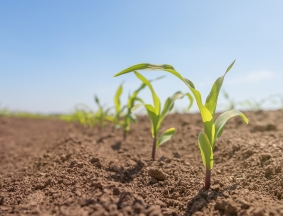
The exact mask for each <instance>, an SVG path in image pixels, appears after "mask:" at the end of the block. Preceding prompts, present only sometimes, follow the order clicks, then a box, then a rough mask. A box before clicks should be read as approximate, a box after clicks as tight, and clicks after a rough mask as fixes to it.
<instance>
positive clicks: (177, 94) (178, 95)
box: [158, 91, 185, 128]
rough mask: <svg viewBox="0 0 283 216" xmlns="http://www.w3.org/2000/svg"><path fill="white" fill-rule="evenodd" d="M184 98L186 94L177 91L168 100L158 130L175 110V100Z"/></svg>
mask: <svg viewBox="0 0 283 216" xmlns="http://www.w3.org/2000/svg"><path fill="white" fill-rule="evenodd" d="M184 96H185V94H183V93H182V92H181V91H177V92H175V93H174V94H173V95H172V96H171V97H169V98H167V100H166V101H165V104H164V107H163V110H162V112H161V114H160V118H159V124H158V128H159V127H160V125H161V123H162V121H163V119H164V118H165V116H166V115H167V114H168V113H169V112H170V111H171V110H172V109H173V107H174V102H175V100H177V99H182V98H183V97H184Z"/></svg>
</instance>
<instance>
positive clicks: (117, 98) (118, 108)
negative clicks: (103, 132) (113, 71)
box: [108, 83, 126, 131]
mask: <svg viewBox="0 0 283 216" xmlns="http://www.w3.org/2000/svg"><path fill="white" fill-rule="evenodd" d="M122 92H123V83H121V85H119V87H118V89H117V91H116V94H115V96H114V104H115V115H114V116H113V117H112V118H109V117H108V119H109V120H111V121H112V122H113V131H115V130H116V129H118V128H119V127H120V126H121V125H120V124H119V120H120V118H121V117H122V113H123V111H124V109H125V108H126V106H123V107H122V106H121V101H120V96H121V94H122Z"/></svg>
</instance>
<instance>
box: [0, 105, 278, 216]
mask: <svg viewBox="0 0 283 216" xmlns="http://www.w3.org/2000/svg"><path fill="white" fill-rule="evenodd" d="M245 114H246V115H247V117H248V118H249V120H250V124H249V125H246V124H245V123H244V122H243V121H242V120H241V119H240V118H234V119H232V120H230V121H229V122H228V124H227V125H226V130H225V131H224V133H223V135H222V137H221V138H220V139H219V140H218V143H217V147H216V149H215V164H214V168H213V170H212V179H211V180H212V181H211V183H212V184H211V189H210V190H209V191H202V186H203V182H204V175H205V168H204V166H203V164H202V161H201V157H200V152H199V149H198V145H197V136H198V133H199V132H200V131H202V130H203V129H202V122H201V119H200V116H199V114H186V115H180V114H174V115H169V116H167V118H166V119H165V122H164V124H163V125H164V127H163V129H167V128H169V127H176V128H177V134H176V136H175V137H174V138H173V139H172V140H171V141H169V142H168V143H165V144H164V145H163V146H161V147H160V148H159V149H157V157H156V158H157V161H151V159H150V157H151V146H152V138H151V132H150V124H149V119H148V118H147V117H140V118H139V123H138V124H137V125H133V126H132V130H131V132H130V134H129V136H128V139H127V141H122V137H123V136H122V131H120V130H118V131H116V133H113V132H111V127H110V126H108V127H106V128H105V129H104V130H103V131H99V130H98V129H97V128H94V129H90V128H84V127H82V126H79V125H76V124H70V123H65V122H62V121H59V120H52V119H49V120H48V119H45V120H43V119H41V120H40V119H17V118H4V117H2V118H0V215H76V216H79V215H111V216H114V215H151V216H154V215H283V201H282V200H283V174H282V172H283V169H282V164H283V112H282V111H268V112H263V111H261V112H257V113H252V112H246V113H245Z"/></svg>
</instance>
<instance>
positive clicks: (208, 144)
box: [114, 61, 248, 190]
mask: <svg viewBox="0 0 283 216" xmlns="http://www.w3.org/2000/svg"><path fill="white" fill-rule="evenodd" d="M234 63H235V61H234V62H233V63H232V64H231V65H230V66H229V67H228V68H227V70H226V72H225V74H224V75H223V76H221V77H219V78H218V79H217V80H216V81H215V82H214V84H213V86H212V89H211V91H210V93H209V95H208V97H207V98H206V102H205V104H203V103H202V99H201V94H200V92H199V91H198V90H196V89H195V86H194V84H193V82H191V81H190V80H188V79H186V78H184V77H182V76H181V74H179V73H178V72H177V71H176V70H175V69H174V68H173V67H172V66H171V65H168V64H165V65H153V64H137V65H134V66H132V67H129V68H127V69H125V70H123V71H121V72H119V73H118V74H116V75H114V76H119V75H122V74H125V73H129V72H131V71H133V70H142V69H148V70H163V71H166V72H169V73H171V74H173V75H175V76H176V77H178V78H179V79H180V80H182V81H183V82H184V83H185V84H186V85H187V86H188V87H189V89H190V90H191V91H192V93H193V95H194V98H195V100H196V103H197V105H198V108H199V111H200V114H201V117H202V122H203V125H204V132H201V133H200V134H199V136H198V146H199V148H200V153H201V158H202V161H203V164H204V166H205V168H206V174H205V181H204V187H203V189H204V190H208V189H209V188H210V181H211V180H210V179H211V170H212V168H213V164H214V156H213V150H214V148H215V144H216V141H217V140H218V138H219V137H220V136H221V134H222V133H223V130H224V126H225V124H226V122H227V121H228V120H229V119H230V118H232V117H235V116H241V117H242V118H243V120H244V121H245V122H246V123H248V119H247V117H246V116H245V115H244V114H243V113H241V112H240V111H237V110H235V109H232V110H230V111H226V112H224V113H222V114H221V115H219V116H218V118H217V119H216V120H215V121H214V114H215V110H216V106H217V100H218V95H219V91H220V89H221V87H222V84H223V81H224V77H225V75H226V74H227V73H228V71H229V70H230V69H231V68H232V66H233V65H234ZM154 111H155V110H152V111H151V112H150V114H151V115H153V117H154V114H155V113H154ZM152 113H153V114H152Z"/></svg>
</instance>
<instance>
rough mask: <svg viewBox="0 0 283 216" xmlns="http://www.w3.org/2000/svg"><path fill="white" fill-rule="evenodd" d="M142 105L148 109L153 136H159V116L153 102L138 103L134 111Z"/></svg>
mask: <svg viewBox="0 0 283 216" xmlns="http://www.w3.org/2000/svg"><path fill="white" fill-rule="evenodd" d="M141 106H144V107H145V109H146V111H147V115H148V117H149V119H150V122H151V133H152V137H157V129H156V128H157V124H158V117H159V116H157V115H156V110H155V108H154V107H153V106H152V105H151V104H137V105H135V106H134V107H133V108H132V111H134V110H136V109H138V108H139V107H141Z"/></svg>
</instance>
